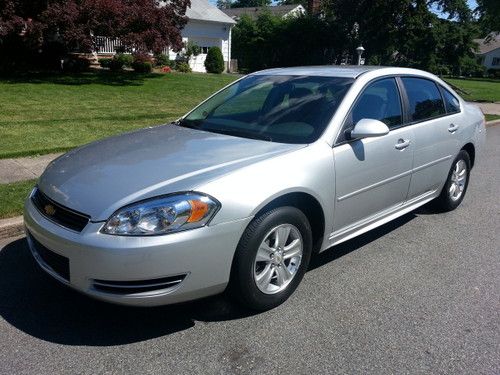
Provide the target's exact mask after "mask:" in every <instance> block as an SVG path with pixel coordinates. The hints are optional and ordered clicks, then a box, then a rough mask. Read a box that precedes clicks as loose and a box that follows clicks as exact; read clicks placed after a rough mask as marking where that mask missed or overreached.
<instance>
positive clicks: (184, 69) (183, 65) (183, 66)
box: [176, 61, 192, 73]
mask: <svg viewBox="0 0 500 375" xmlns="http://www.w3.org/2000/svg"><path fill="white" fill-rule="evenodd" d="M176 70H177V71H179V72H181V73H191V72H192V70H191V67H190V66H189V64H188V63H187V62H184V61H180V62H178V63H177V64H176Z"/></svg>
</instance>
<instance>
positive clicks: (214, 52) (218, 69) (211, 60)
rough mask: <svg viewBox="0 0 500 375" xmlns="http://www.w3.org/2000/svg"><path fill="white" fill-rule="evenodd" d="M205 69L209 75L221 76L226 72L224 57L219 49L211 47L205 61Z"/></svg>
mask: <svg viewBox="0 0 500 375" xmlns="http://www.w3.org/2000/svg"><path fill="white" fill-rule="evenodd" d="M205 69H206V70H207V72H208V73H216V74H220V73H222V72H223V71H224V57H223V56H222V51H221V50H220V48H219V47H210V48H209V50H208V53H207V58H206V59H205Z"/></svg>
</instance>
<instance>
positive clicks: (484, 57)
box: [474, 34, 500, 69]
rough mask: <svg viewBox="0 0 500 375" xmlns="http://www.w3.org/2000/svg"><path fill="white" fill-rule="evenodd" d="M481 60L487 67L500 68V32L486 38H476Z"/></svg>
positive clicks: (477, 53)
mask: <svg viewBox="0 0 500 375" xmlns="http://www.w3.org/2000/svg"><path fill="white" fill-rule="evenodd" d="M474 41H475V42H476V43H477V44H478V46H479V47H478V51H477V52H475V53H476V56H477V57H478V58H479V61H480V63H481V64H482V65H484V66H485V67H486V69H500V34H490V36H489V37H487V38H485V39H475V40H474Z"/></svg>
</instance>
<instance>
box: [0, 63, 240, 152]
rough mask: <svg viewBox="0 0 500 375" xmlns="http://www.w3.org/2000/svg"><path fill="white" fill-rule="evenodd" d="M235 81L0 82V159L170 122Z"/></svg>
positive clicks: (72, 78) (64, 78)
mask: <svg viewBox="0 0 500 375" xmlns="http://www.w3.org/2000/svg"><path fill="white" fill-rule="evenodd" d="M236 78H237V76H235V75H227V74H226V75H224V74H223V75H213V74H196V73H193V74H181V73H172V74H149V75H138V74H135V73H133V72H123V73H111V72H107V71H103V72H100V73H82V74H77V75H29V76H24V77H16V78H0V158H9V157H17V156H25V155H36V154H46V153H51V152H57V151H65V150H69V149H71V148H74V147H76V146H78V145H81V144H84V143H88V142H91V141H93V140H96V139H99V138H103V137H106V136H109V135H112V134H116V133H121V132H124V131H127V130H131V129H136V128H141V127H146V126H150V125H156V124H161V123H165V122H169V121H171V120H175V119H176V118H178V117H179V116H181V115H183V114H184V113H186V111H188V110H189V109H190V108H192V107H193V106H194V105H196V104H197V103H199V102H200V101H201V100H203V99H204V98H206V97H207V96H208V95H210V94H211V93H213V92H214V91H216V90H218V89H220V88H221V87H223V86H225V85H226V84H228V83H230V82H232V81H233V80H235V79H236Z"/></svg>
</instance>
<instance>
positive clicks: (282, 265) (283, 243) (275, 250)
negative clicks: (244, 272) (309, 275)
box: [254, 224, 304, 294]
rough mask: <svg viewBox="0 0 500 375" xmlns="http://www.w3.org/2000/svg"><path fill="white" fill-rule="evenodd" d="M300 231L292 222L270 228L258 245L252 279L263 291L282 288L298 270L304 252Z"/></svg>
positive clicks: (266, 292) (267, 292) (270, 291)
mask: <svg viewBox="0 0 500 375" xmlns="http://www.w3.org/2000/svg"><path fill="white" fill-rule="evenodd" d="M303 250H304V248H303V241H302V236H301V234H300V231H299V230H298V229H297V228H296V227H295V226H294V225H292V224H281V225H278V226H277V227H275V228H273V229H271V230H270V231H269V232H268V233H267V235H266V236H265V237H264V240H263V241H262V243H261V244H260V246H259V248H258V250H257V255H256V257H255V261H254V280H255V284H256V285H257V287H258V288H259V290H260V291H261V292H263V293H265V294H275V293H278V292H281V291H283V290H284V289H286V287H287V286H288V285H289V284H290V282H291V281H292V280H293V278H294V277H295V275H296V274H297V271H298V270H299V267H300V263H301V260H302V254H303Z"/></svg>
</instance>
